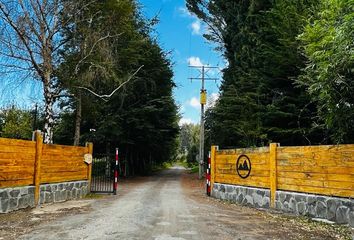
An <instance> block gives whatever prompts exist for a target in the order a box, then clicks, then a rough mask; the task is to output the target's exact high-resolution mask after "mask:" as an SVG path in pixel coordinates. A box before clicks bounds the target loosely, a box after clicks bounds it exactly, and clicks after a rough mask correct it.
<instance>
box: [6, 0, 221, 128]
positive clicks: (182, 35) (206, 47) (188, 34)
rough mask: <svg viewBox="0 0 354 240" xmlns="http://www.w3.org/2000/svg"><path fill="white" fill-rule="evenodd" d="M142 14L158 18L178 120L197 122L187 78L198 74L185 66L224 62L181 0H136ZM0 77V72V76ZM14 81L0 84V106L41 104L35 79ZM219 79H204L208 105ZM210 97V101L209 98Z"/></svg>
mask: <svg viewBox="0 0 354 240" xmlns="http://www.w3.org/2000/svg"><path fill="white" fill-rule="evenodd" d="M139 1H140V3H141V5H142V7H143V9H142V11H143V14H144V15H145V16H146V17H147V18H153V17H155V16H156V15H158V17H159V19H160V22H159V24H158V25H157V26H156V28H155V29H156V33H155V34H156V36H157V38H158V42H159V43H160V46H161V47H162V48H163V49H164V50H165V51H171V52H172V54H171V56H170V57H171V62H172V63H173V71H174V81H175V83H176V85H177V87H176V88H175V89H174V97H175V100H176V103H177V104H178V106H179V108H180V115H181V121H180V124H183V123H198V122H199V121H200V120H199V119H200V103H199V95H200V88H201V81H193V82H191V80H189V79H188V78H191V77H200V74H199V72H198V71H197V70H196V69H191V68H189V67H188V66H189V65H193V66H202V65H209V66H217V67H220V69H221V68H222V67H223V66H224V64H225V63H224V60H223V58H222V57H221V56H220V55H221V54H220V53H219V52H216V51H214V48H215V46H213V45H212V44H211V43H210V42H207V41H206V40H205V39H204V38H203V33H205V32H206V31H207V28H206V27H205V25H204V24H203V23H202V22H201V21H199V20H198V19H197V18H196V17H195V16H193V15H192V14H190V13H189V12H188V10H187V9H186V4H185V0H139ZM0 77H1V76H0ZM208 77H212V78H219V79H221V73H220V71H219V70H217V69H216V70H215V69H214V70H212V71H210V72H209V73H208ZM14 82H16V83H18V87H17V88H16V87H15V88H14V84H13V83H12V84H11V83H10V84H7V85H1V86H0V89H1V92H0V106H6V105H9V104H13V103H16V105H17V106H19V107H22V108H27V109H28V108H34V105H35V104H36V103H37V104H41V103H42V102H43V100H42V97H41V96H42V95H43V94H42V92H41V85H40V84H39V82H37V83H36V82H34V81H28V82H27V83H25V84H24V83H23V82H22V81H18V79H14ZM219 85H220V81H216V82H214V81H207V82H206V84H205V88H206V89H207V91H208V104H207V105H212V104H213V102H215V100H216V99H217V98H218V92H219V90H218V89H219V88H218V86H219ZM213 100H214V101H213Z"/></svg>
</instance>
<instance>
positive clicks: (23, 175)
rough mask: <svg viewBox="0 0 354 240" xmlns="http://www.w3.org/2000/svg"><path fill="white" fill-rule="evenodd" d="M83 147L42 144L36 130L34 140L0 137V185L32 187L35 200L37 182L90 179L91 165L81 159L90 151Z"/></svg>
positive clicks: (38, 183) (91, 147)
mask: <svg viewBox="0 0 354 240" xmlns="http://www.w3.org/2000/svg"><path fill="white" fill-rule="evenodd" d="M92 149H93V146H92V144H91V143H90V144H87V146H86V147H76V146H63V145H46V144H43V138H42V136H41V134H40V133H38V132H37V133H36V141H24V140H14V139H6V138H0V188H6V187H20V186H29V185H34V186H36V193H35V196H36V202H38V197H39V186H40V184H46V183H60V182H69V181H77V180H88V181H90V179H91V171H92V169H91V168H92V167H91V164H86V163H85V162H84V156H85V154H92Z"/></svg>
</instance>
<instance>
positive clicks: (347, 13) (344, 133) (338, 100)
mask: <svg viewBox="0 0 354 240" xmlns="http://www.w3.org/2000/svg"><path fill="white" fill-rule="evenodd" d="M299 39H300V40H301V41H302V44H303V47H302V49H303V51H304V54H305V55H306V57H307V58H308V62H307V64H306V67H305V68H304V70H303V74H302V76H301V78H300V79H299V81H298V83H299V84H301V85H302V86H305V87H306V89H307V90H308V92H309V94H310V95H311V98H312V101H313V102H316V103H317V105H318V119H317V125H319V126H320V127H322V128H324V129H326V130H327V131H328V132H329V134H330V136H331V138H332V140H333V141H334V142H336V143H352V142H353V141H354V97H353V92H354V81H353V79H354V41H353V39H354V1H353V0H323V1H321V5H320V10H319V11H318V12H317V13H316V14H314V16H312V18H310V19H309V21H308V23H307V25H306V27H305V30H304V33H303V34H301V35H300V36H299Z"/></svg>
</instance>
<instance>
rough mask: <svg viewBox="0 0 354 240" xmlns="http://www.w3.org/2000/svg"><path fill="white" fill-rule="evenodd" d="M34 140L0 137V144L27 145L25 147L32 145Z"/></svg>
mask: <svg viewBox="0 0 354 240" xmlns="http://www.w3.org/2000/svg"><path fill="white" fill-rule="evenodd" d="M35 144H36V143H35V142H34V141H27V140H18V139H11V138H0V145H1V146H27V147H34V146H35Z"/></svg>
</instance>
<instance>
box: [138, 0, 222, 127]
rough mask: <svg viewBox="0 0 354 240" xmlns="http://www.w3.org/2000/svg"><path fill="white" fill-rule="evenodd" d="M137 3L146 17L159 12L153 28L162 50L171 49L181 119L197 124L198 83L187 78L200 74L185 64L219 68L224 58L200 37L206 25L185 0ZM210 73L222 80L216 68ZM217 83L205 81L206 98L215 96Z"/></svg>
mask: <svg viewBox="0 0 354 240" xmlns="http://www.w3.org/2000/svg"><path fill="white" fill-rule="evenodd" d="M140 2H141V4H142V5H143V6H144V8H143V12H144V13H145V15H146V16H147V17H148V18H151V17H153V16H155V15H156V14H158V13H159V19H160V23H159V25H158V26H157V27H156V31H157V34H158V39H159V42H160V44H161V46H162V48H163V49H165V50H172V62H174V69H173V70H174V73H175V77H174V80H175V83H176V84H177V88H176V89H175V91H174V96H175V99H176V102H177V104H178V105H179V106H180V108H181V110H180V112H181V114H182V120H181V122H193V123H197V122H199V118H200V117H199V115H200V105H199V93H200V88H201V82H200V81H195V82H191V81H190V80H188V78H190V77H198V75H199V73H198V71H196V70H191V69H189V68H188V65H189V63H190V64H191V65H200V64H204V65H212V66H218V67H222V66H223V65H224V61H223V58H222V57H221V56H220V53H217V52H215V51H214V46H212V45H211V44H210V43H208V42H206V40H205V39H204V38H203V36H202V34H203V33H204V32H205V31H206V27H205V26H204V25H203V24H202V23H201V22H200V21H199V20H198V19H197V18H196V17H194V16H192V15H191V14H190V13H188V11H187V9H186V6H185V0H140ZM209 75H210V77H213V78H214V77H217V78H220V79H221V75H220V73H219V71H211V72H210V73H209ZM219 85H220V81H219V82H216V83H215V82H214V81H209V82H207V83H206V89H207V91H208V95H209V99H215V98H217V96H218V92H219V90H218V86H219ZM209 104H210V103H209Z"/></svg>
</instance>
